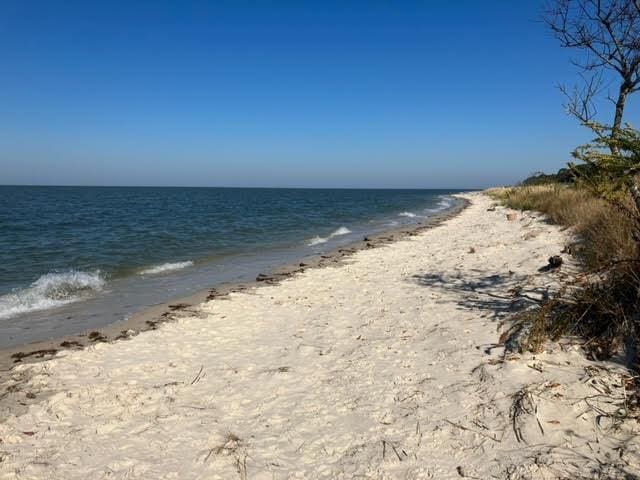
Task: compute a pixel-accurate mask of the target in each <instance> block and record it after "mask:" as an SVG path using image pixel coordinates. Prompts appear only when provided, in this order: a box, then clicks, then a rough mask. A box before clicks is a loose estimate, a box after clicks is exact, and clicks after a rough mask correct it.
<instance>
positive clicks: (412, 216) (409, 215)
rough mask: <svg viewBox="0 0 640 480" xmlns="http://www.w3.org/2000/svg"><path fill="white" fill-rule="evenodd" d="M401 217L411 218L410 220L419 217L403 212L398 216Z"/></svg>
mask: <svg viewBox="0 0 640 480" xmlns="http://www.w3.org/2000/svg"><path fill="white" fill-rule="evenodd" d="M398 216H399V217H409V218H415V217H417V215H416V214H415V213H413V212H402V213H399V214H398Z"/></svg>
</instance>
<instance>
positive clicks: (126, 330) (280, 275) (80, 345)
mask: <svg viewBox="0 0 640 480" xmlns="http://www.w3.org/2000/svg"><path fill="white" fill-rule="evenodd" d="M460 195H461V194H452V195H451V196H452V197H454V198H456V199H457V200H459V201H460V203H459V204H458V205H454V206H452V207H450V208H448V209H446V210H444V211H442V212H438V213H435V214H434V215H432V216H430V217H428V218H426V219H425V220H423V221H421V222H419V223H416V224H414V225H411V226H403V227H396V228H392V229H389V230H385V231H383V232H380V233H376V234H372V235H368V236H366V237H364V239H363V240H357V241H354V242H352V243H350V244H347V245H344V246H340V247H336V248H335V249H332V250H330V251H328V252H325V253H322V254H316V255H311V256H308V257H302V258H300V259H298V260H295V261H292V262H288V263H285V264H283V265H281V266H278V267H276V268H274V269H273V270H272V271H270V272H269V273H266V274H265V273H260V274H258V276H257V277H256V279H255V280H253V281H247V282H223V283H220V284H217V285H214V286H212V287H208V288H206V289H203V290H199V291H197V292H194V293H192V294H190V295H187V296H183V297H176V298H170V299H168V300H166V301H164V302H162V303H159V304H157V305H152V306H148V307H144V308H142V309H141V310H139V311H137V312H134V313H133V314H132V315H131V316H130V317H129V318H128V319H126V320H121V321H117V322H113V323H111V324H108V325H105V326H104V327H101V328H93V329H87V330H84V331H81V332H79V333H77V334H71V335H63V336H59V337H54V338H51V339H47V340H41V341H37V342H30V343H25V344H20V345H15V346H12V347H7V348H0V382H2V380H3V379H4V378H6V376H7V375H9V374H10V373H11V371H12V369H13V367H14V366H16V365H21V364H28V363H38V362H42V361H46V360H48V359H51V358H53V357H54V356H55V355H56V354H57V353H59V352H60V351H64V350H82V349H84V348H86V347H88V346H91V345H95V344H96V343H101V342H117V341H121V340H127V339H129V338H132V337H133V336H136V335H139V334H140V333H143V332H146V331H149V330H155V329H157V328H159V327H160V326H161V325H162V324H164V323H166V322H171V321H175V320H176V319H177V318H179V317H180V315H181V314H184V313H187V314H188V313H192V309H193V308H194V307H198V306H199V305H201V304H203V303H204V302H207V301H210V300H215V299H224V298H225V297H227V296H228V295H229V294H230V293H237V292H242V291H246V290H249V289H254V288H258V287H261V286H265V285H277V284H278V283H279V282H280V281H282V280H284V279H286V278H289V277H291V276H294V275H296V274H297V273H302V272H304V271H305V270H308V269H313V268H323V267H326V266H329V265H336V264H340V263H341V262H343V261H344V260H346V259H347V258H348V257H349V256H351V255H353V254H354V253H356V252H358V251H360V250H365V249H370V248H377V247H380V246H383V245H388V244H390V243H393V242H396V241H398V240H401V239H403V238H405V237H407V236H413V235H418V234H419V233H420V232H422V231H424V230H427V229H430V228H434V227H436V226H438V225H440V224H441V223H443V222H445V221H446V220H448V219H450V218H452V217H454V216H456V215H458V214H459V213H460V212H462V211H463V210H464V209H465V208H467V207H468V206H469V204H470V201H469V200H467V199H464V198H462V197H460Z"/></svg>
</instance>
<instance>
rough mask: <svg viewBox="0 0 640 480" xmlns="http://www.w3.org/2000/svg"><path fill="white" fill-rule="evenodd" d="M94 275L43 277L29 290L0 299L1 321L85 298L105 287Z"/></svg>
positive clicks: (58, 274)
mask: <svg viewBox="0 0 640 480" xmlns="http://www.w3.org/2000/svg"><path fill="white" fill-rule="evenodd" d="M104 285H105V280H104V278H103V277H102V275H101V274H100V271H99V270H98V271H96V272H79V271H76V270H70V271H68V272H61V273H58V272H54V273H47V274H46V275H42V276H41V277H40V278H38V279H37V280H36V281H35V282H33V283H32V284H31V285H30V286H29V287H27V288H24V289H21V290H16V291H14V292H12V293H9V294H6V295H2V296H0V318H9V317H14V316H16V315H19V314H21V313H28V312H35V311H38V310H46V309H49V308H55V307H59V306H61V305H65V304H67V303H71V302H76V301H78V300H81V299H83V298H87V297H89V296H91V295H94V294H95V293H97V292H99V291H101V290H102V289H103V288H104Z"/></svg>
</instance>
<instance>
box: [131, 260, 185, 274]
mask: <svg viewBox="0 0 640 480" xmlns="http://www.w3.org/2000/svg"><path fill="white" fill-rule="evenodd" d="M191 266H193V262H192V261H191V260H187V261H186V262H174V263H163V264H161V265H154V266H153V267H149V268H145V269H144V270H140V275H157V274H158V273H164V272H171V271H173V270H181V269H183V268H187V267H191Z"/></svg>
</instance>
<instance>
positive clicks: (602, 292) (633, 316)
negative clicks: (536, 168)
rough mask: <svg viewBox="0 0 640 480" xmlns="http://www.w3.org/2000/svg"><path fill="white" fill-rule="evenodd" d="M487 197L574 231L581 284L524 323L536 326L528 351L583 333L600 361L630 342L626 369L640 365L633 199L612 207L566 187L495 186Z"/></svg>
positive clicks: (639, 269)
mask: <svg viewBox="0 0 640 480" xmlns="http://www.w3.org/2000/svg"><path fill="white" fill-rule="evenodd" d="M489 194H490V195H491V196H492V197H493V198H495V199H496V200H498V201H499V202H501V203H502V204H504V205H505V206H508V207H510V208H514V209H519V210H535V211H539V212H542V213H544V214H546V215H547V216H548V218H549V220H550V221H552V222H554V223H557V224H560V225H565V226H567V227H571V229H572V231H573V232H574V233H575V238H576V242H575V243H574V244H572V245H570V246H568V248H567V250H568V252H569V253H571V254H573V255H574V256H576V257H577V258H578V259H579V260H581V262H582V264H583V266H584V268H585V276H584V277H582V279H577V280H575V281H574V282H573V283H572V284H571V285H567V286H566V287H565V288H563V289H561V291H560V292H559V293H558V294H557V295H556V296H555V297H554V298H552V299H551V300H549V301H548V302H546V303H545V304H543V305H541V306H540V307H539V308H538V309H536V310H534V311H529V312H526V315H523V316H522V318H521V319H518V320H519V321H521V322H525V323H528V324H529V325H531V327H530V328H529V329H528V331H529V332H530V333H529V336H528V339H527V342H525V345H526V347H527V348H529V349H532V350H536V349H539V348H540V347H541V345H542V343H543V342H544V340H545V339H547V338H552V339H557V338H558V337H560V336H561V335H564V334H567V333H570V334H579V335H582V336H584V337H585V339H586V342H585V348H586V349H587V351H588V352H589V353H590V354H591V355H592V356H593V357H594V358H606V357H608V356H610V355H612V354H614V353H615V352H616V351H618V350H619V349H620V346H621V345H622V344H623V343H624V344H626V345H627V346H629V345H631V346H632V348H627V357H628V358H627V361H628V365H629V366H632V367H637V360H638V358H637V349H636V345H638V344H639V342H638V332H640V325H638V323H639V319H640V302H639V297H638V291H639V290H640V260H639V259H640V256H639V252H638V240H637V237H638V235H637V232H638V229H637V228H638V227H637V225H638V223H636V222H638V214H637V213H636V212H635V211H634V210H633V207H632V203H631V199H630V198H627V199H625V198H623V199H622V200H618V201H617V202H610V201H606V200H604V199H602V198H598V197H596V196H595V195H593V194H592V193H590V192H589V191H588V190H586V189H581V188H579V187H574V186H564V185H540V186H531V187H514V188H503V189H494V190H491V191H490V192H489ZM585 279H586V280H585ZM629 354H631V355H632V358H630V357H629Z"/></svg>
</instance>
